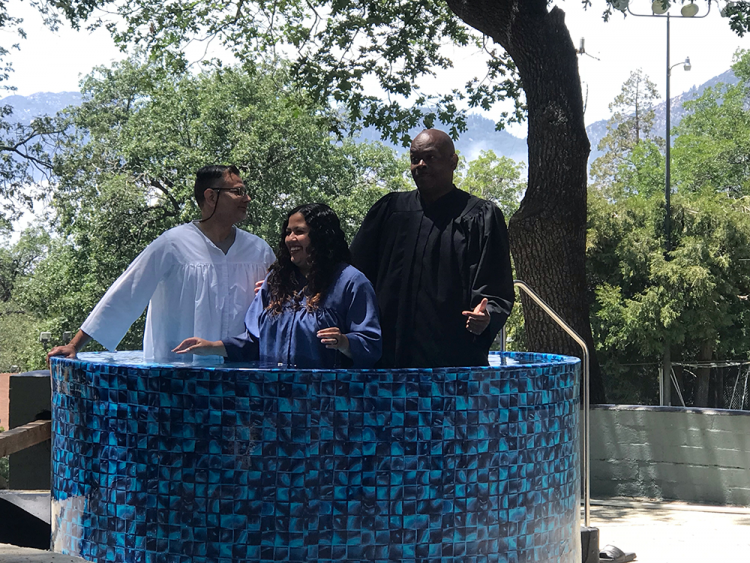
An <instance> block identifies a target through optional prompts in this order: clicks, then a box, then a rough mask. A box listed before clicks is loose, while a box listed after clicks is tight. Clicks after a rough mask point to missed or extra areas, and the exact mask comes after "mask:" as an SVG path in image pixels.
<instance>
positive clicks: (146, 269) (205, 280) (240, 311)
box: [81, 223, 275, 362]
mask: <svg viewBox="0 0 750 563" xmlns="http://www.w3.org/2000/svg"><path fill="white" fill-rule="evenodd" d="M235 231H236V237H235V241H234V243H233V244H232V246H231V247H230V248H229V251H228V252H227V253H226V254H224V252H222V251H221V249H219V248H218V247H217V246H216V245H214V244H213V243H212V242H211V240H210V239H209V238H208V237H206V235H204V234H203V232H202V231H201V230H200V229H199V228H198V226H197V225H195V224H193V223H188V224H185V225H180V226H178V227H174V228H173V229H170V230H168V231H167V232H165V233H164V234H162V235H161V236H160V237H159V238H157V239H156V240H155V241H154V242H152V243H151V244H149V245H148V246H147V247H146V249H145V250H144V251H143V252H141V254H139V255H138V257H137V258H136V259H135V260H133V262H132V263H131V264H130V266H128V269H127V270H125V272H124V273H123V274H122V275H121V276H120V277H119V278H118V279H117V281H115V283H114V284H112V287H110V288H109V290H107V293H105V294H104V297H102V299H101V301H99V303H98V304H97V305H96V307H94V310H93V311H91V314H90V315H89V316H88V318H87V319H86V321H85V322H84V323H83V325H82V326H81V330H83V331H84V332H85V333H86V334H88V335H89V336H91V337H92V338H94V339H95V340H96V341H97V342H99V343H100V344H101V345H102V346H104V347H105V348H107V350H110V351H114V350H115V348H116V347H117V345H118V344H119V343H120V340H122V338H123V336H125V333H126V332H127V331H128V329H129V328H130V325H131V324H133V322H135V320H136V319H137V318H138V317H139V316H140V315H141V313H142V312H143V309H144V308H145V307H146V305H148V313H147V315H146V330H145V332H144V334H143V352H144V359H145V360H148V361H157V362H169V361H176V360H179V361H185V360H188V361H189V360H190V355H177V354H174V353H172V349H173V348H175V347H176V346H177V345H178V344H179V343H180V342H182V341H183V340H184V339H185V338H188V337H190V336H198V337H201V338H205V339H207V340H221V339H224V338H229V337H232V336H237V335H238V334H240V333H242V332H243V330H244V318H245V313H246V312H247V309H248V307H249V306H250V303H252V301H253V297H254V288H255V282H257V281H259V280H262V279H263V278H265V276H266V271H267V270H268V267H269V266H270V265H271V263H272V262H273V261H274V260H275V257H274V254H273V251H272V250H271V248H270V247H269V246H268V244H267V243H266V242H265V241H263V240H262V239H261V238H259V237H257V236H255V235H252V234H250V233H248V232H246V231H243V230H241V229H235ZM195 358H196V359H197V358H199V356H195Z"/></svg>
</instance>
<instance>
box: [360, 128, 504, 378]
mask: <svg viewBox="0 0 750 563" xmlns="http://www.w3.org/2000/svg"><path fill="white" fill-rule="evenodd" d="M457 165H458V156H457V155H456V151H455V149H454V147H453V141H452V140H451V139H450V137H449V136H448V135H446V134H445V133H444V132H442V131H438V130H436V129H428V130H426V131H423V132H422V133H420V134H419V135H418V136H417V137H416V138H415V139H414V142H413V143H412V144H411V174H412V177H413V178H414V183H415V184H416V185H417V189H416V190H415V191H412V192H394V193H390V194H388V195H386V196H385V197H383V198H382V199H380V201H378V202H377V203H376V204H375V205H374V206H373V207H372V209H370V211H369V212H368V213H367V216H366V217H365V220H364V222H363V223H362V227H361V228H360V230H359V232H358V233H357V236H356V237H355V238H354V241H353V242H352V245H351V251H352V259H353V263H354V265H355V266H356V267H357V268H359V269H360V270H361V271H362V272H364V274H365V275H366V276H367V277H368V278H369V279H370V281H371V282H372V284H373V286H375V292H376V294H377V296H378V303H379V306H380V315H381V318H380V323H381V327H382V331H383V356H382V359H381V362H380V364H379V365H380V366H381V367H397V368H399V367H450V366H485V365H487V363H488V362H487V354H488V352H489V349H490V346H491V344H492V341H493V340H494V339H495V336H496V335H497V333H498V332H499V331H500V329H501V328H502V327H503V325H504V324H505V321H506V320H507V318H508V315H509V314H510V311H511V308H512V307H513V300H514V291H513V278H512V274H511V267H510V253H509V249H508V231H507V228H506V226H505V219H504V218H503V214H502V212H501V211H500V209H498V208H497V206H495V205H494V204H492V203H490V202H488V201H485V200H483V199H479V198H477V197H474V196H471V195H469V194H468V193H466V192H463V191H461V190H459V189H458V188H456V187H455V186H454V185H453V172H454V171H455V169H456V166H457Z"/></svg>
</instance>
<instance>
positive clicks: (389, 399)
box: [52, 353, 581, 563]
mask: <svg viewBox="0 0 750 563" xmlns="http://www.w3.org/2000/svg"><path fill="white" fill-rule="evenodd" d="M133 357H134V356H133V353H115V354H81V358H80V359H78V360H66V359H54V360H53V364H52V374H53V379H52V380H53V415H52V418H53V476H52V477H53V481H52V499H53V519H52V520H53V521H52V529H53V550H54V551H57V552H59V553H65V554H70V555H77V556H80V557H83V558H85V559H88V560H89V561H96V562H102V563H103V562H108V561H114V562H127V563H135V562H148V563H208V562H212V563H213V562H215V563H230V562H238V561H248V562H250V561H252V562H262V563H265V562H270V561H290V562H302V561H310V562H313V561H314V562H321V563H322V562H329V561H331V562H332V561H357V562H358V561H375V562H376V563H387V562H393V561H401V562H409V563H418V562H423V563H459V562H460V563H501V562H503V563H526V562H532V561H534V562H536V561H545V562H555V563H579V562H580V560H581V553H580V536H579V501H580V492H579V487H580V476H579V473H580V471H579V444H578V441H579V440H578V424H579V400H578V396H579V388H578V376H579V371H580V362H579V360H578V359H576V358H568V357H563V356H551V355H541V354H521V353H508V354H504V355H503V356H496V357H495V358H494V363H510V364H511V365H505V366H500V367H488V368H471V369H466V368H460V369H436V370H416V369H414V370H394V371H378V370H371V371H356V370H354V371H343V370H337V371H324V370H306V371H291V370H286V371H285V370H269V369H265V370H261V369H246V368H245V369H243V368H239V367H233V366H232V365H231V364H226V365H221V366H217V367H200V368H194V367H189V366H159V365H138V362H137V361H133ZM527 362H536V363H528V364H527Z"/></svg>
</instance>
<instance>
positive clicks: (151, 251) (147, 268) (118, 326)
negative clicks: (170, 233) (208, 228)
mask: <svg viewBox="0 0 750 563" xmlns="http://www.w3.org/2000/svg"><path fill="white" fill-rule="evenodd" d="M174 263H175V258H174V253H173V252H172V246H171V244H170V242H169V239H167V238H165V237H163V235H162V237H159V238H158V239H156V240H155V241H154V242H152V243H151V244H149V245H148V246H147V247H146V248H145V249H144V250H143V252H141V253H140V254H139V255H138V256H137V257H136V258H135V260H133V262H131V263H130V266H128V268H127V270H125V272H123V274H122V275H121V276H120V277H119V278H117V280H116V281H115V283H113V284H112V286H111V287H110V288H109V289H108V290H107V292H106V293H105V294H104V297H102V298H101V299H100V300H99V303H97V304H96V307H94V309H93V310H92V311H91V313H90V314H89V316H88V317H87V318H86V320H85V321H84V323H83V325H81V330H83V332H85V333H86V334H88V335H89V336H91V337H92V338H93V339H94V340H96V341H97V342H99V344H101V345H102V346H104V347H105V348H106V349H107V350H109V351H114V350H115V348H117V345H118V344H119V343H120V341H121V340H122V338H123V336H125V333H126V332H127V331H128V329H129V328H130V325H132V324H133V323H134V322H135V320H136V319H137V318H138V317H140V316H141V314H142V313H143V310H144V309H145V308H146V306H147V305H148V302H149V301H150V300H151V297H152V296H153V294H154V292H155V291H156V286H157V285H158V284H159V282H160V281H161V280H162V279H164V278H166V277H167V276H168V275H169V273H170V271H171V268H172V266H173V265H174Z"/></svg>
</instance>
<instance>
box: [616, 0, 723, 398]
mask: <svg viewBox="0 0 750 563" xmlns="http://www.w3.org/2000/svg"><path fill="white" fill-rule="evenodd" d="M610 4H612V6H613V7H614V8H616V9H618V10H620V11H621V12H625V10H627V11H628V13H629V14H630V15H632V16H637V17H639V18H664V19H665V20H667V96H666V101H667V104H666V106H667V107H666V110H667V111H666V121H667V123H666V129H667V130H666V135H665V141H666V143H667V147H666V151H665V154H664V258H665V260H669V253H670V252H671V251H672V208H671V199H672V174H671V164H672V157H671V154H670V149H671V145H672V139H671V138H670V133H671V129H672V124H671V122H670V117H671V111H672V104H671V99H670V98H671V96H670V92H669V82H670V78H671V76H672V69H673V68H674V67H676V66H680V65H682V66H683V67H684V68H685V70H690V68H691V66H690V57H687V58H686V59H685V60H684V61H683V62H680V63H676V64H674V65H670V64H669V22H670V19H671V18H672V16H670V14H669V9H670V8H671V3H670V1H669V0H654V1H653V3H652V4H651V13H650V14H636V13H635V12H633V11H632V10H631V9H630V0H610ZM710 11H711V3H710V2H709V4H708V11H706V13H705V14H703V15H702V16H699V15H697V14H698V6H696V5H695V4H694V3H693V2H692V1H691V2H690V3H688V4H683V6H682V9H681V10H680V13H681V14H682V15H681V16H678V17H679V18H680V19H682V18H689V19H696V18H698V19H699V18H705V17H706V16H707V15H708V14H709V12H710ZM671 374H672V358H671V354H670V348H669V340H668V339H667V338H665V339H664V350H663V356H662V368H661V378H660V379H661V380H660V382H659V388H660V389H659V391H660V393H659V395H660V397H661V401H660V402H661V404H662V405H670V404H671V403H672V401H671V397H670V395H671V394H672V393H671V391H672V389H671V385H670V378H671Z"/></svg>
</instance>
